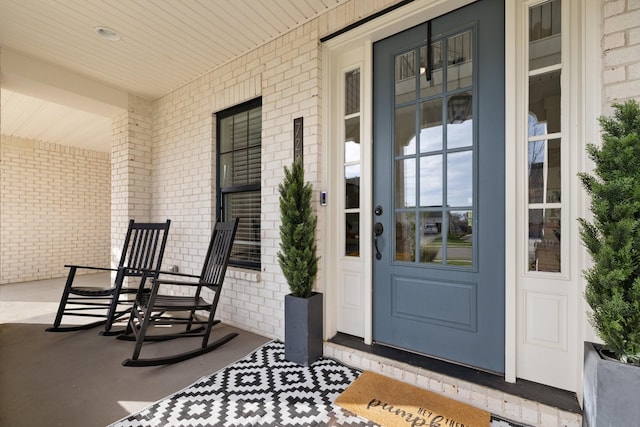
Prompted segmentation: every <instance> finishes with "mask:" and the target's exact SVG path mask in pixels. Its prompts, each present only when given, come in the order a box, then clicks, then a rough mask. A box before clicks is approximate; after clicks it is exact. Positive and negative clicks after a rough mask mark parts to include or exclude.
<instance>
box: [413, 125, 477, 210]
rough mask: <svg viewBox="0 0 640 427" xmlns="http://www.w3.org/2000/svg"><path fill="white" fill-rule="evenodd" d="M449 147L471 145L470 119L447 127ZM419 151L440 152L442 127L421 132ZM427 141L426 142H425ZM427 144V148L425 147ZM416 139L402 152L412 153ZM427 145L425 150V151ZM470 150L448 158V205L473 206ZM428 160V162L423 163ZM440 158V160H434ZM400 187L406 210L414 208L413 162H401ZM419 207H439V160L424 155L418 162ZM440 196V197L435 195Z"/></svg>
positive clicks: (440, 198)
mask: <svg viewBox="0 0 640 427" xmlns="http://www.w3.org/2000/svg"><path fill="white" fill-rule="evenodd" d="M448 126H450V127H451V128H453V129H454V131H451V130H450V129H451V128H449V129H448V135H447V136H448V141H447V145H448V147H450V148H451V147H464V146H470V145H471V142H472V129H473V120H466V121H464V122H462V123H460V124H457V125H453V126H452V125H448ZM420 141H421V148H422V151H423V152H425V151H432V150H440V149H442V126H433V127H430V128H425V129H421V130H420ZM425 141H426V142H425ZM425 144H427V145H425ZM415 145H416V140H415V138H411V140H410V141H409V143H408V145H407V146H406V149H405V152H406V153H412V152H415V151H413V150H415ZM427 146H428V149H427V148H426V147H427ZM472 153H473V151H465V152H462V153H452V154H449V155H448V160H447V161H448V163H447V166H448V171H447V196H448V197H447V198H448V200H447V205H448V206H472V204H473V155H472ZM425 159H429V160H425ZM435 159H439V161H437V160H435ZM403 163H404V166H403V167H404V170H403V172H404V173H403V175H404V176H403V179H404V182H403V184H402V186H403V191H404V198H403V199H401V200H404V203H402V204H403V205H404V206H405V207H410V206H415V202H416V200H415V197H416V167H415V161H413V159H411V161H406V160H405V161H404V162H403ZM420 168H421V172H420V175H421V176H420V205H421V206H440V205H442V196H441V194H442V158H441V157H440V156H427V157H422V158H421V159H420ZM438 194H440V195H438Z"/></svg>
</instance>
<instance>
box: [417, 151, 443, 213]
mask: <svg viewBox="0 0 640 427" xmlns="http://www.w3.org/2000/svg"><path fill="white" fill-rule="evenodd" d="M420 206H421V207H425V206H431V207H433V206H442V155H441V154H437V155H434V156H424V157H421V158H420Z"/></svg>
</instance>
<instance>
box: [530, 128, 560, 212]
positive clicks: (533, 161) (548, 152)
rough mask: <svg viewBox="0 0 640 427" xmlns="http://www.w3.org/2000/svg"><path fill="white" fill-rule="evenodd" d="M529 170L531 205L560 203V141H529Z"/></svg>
mask: <svg viewBox="0 0 640 427" xmlns="http://www.w3.org/2000/svg"><path fill="white" fill-rule="evenodd" d="M528 168H529V170H528V179H529V203H560V202H561V197H560V196H561V187H560V184H561V176H562V174H561V170H560V139H551V140H549V141H547V140H542V141H529V148H528Z"/></svg>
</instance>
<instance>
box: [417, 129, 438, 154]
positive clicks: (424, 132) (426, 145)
mask: <svg viewBox="0 0 640 427" xmlns="http://www.w3.org/2000/svg"><path fill="white" fill-rule="evenodd" d="M436 150H442V126H433V127H430V128H422V129H420V152H421V153H427V152H429V151H436Z"/></svg>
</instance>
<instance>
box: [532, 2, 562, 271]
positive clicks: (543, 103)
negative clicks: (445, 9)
mask: <svg viewBox="0 0 640 427" xmlns="http://www.w3.org/2000/svg"><path fill="white" fill-rule="evenodd" d="M560 12H561V0H550V1H545V2H543V3H538V4H535V5H533V6H531V7H529V9H528V14H529V15H528V17H529V19H528V21H529V49H528V52H529V58H528V59H529V60H528V75H527V79H528V84H529V91H528V117H527V118H526V119H527V122H528V133H527V142H526V144H527V146H526V153H527V180H528V187H527V188H528V209H527V218H528V224H529V230H528V242H527V243H528V271H544V272H561V271H562V263H561V259H562V256H561V255H562V253H561V244H560V243H561V236H562V213H563V212H562V211H563V202H564V200H563V194H562V186H561V184H562V178H563V177H562V170H561V167H560V165H561V159H562V153H563V151H564V142H565V141H564V138H563V129H562V120H561V118H562V111H561V105H562V103H561V99H562V86H561V77H562V55H561V54H562V52H561V45H562V43H561V41H562V38H561V36H562V31H561V13H560Z"/></svg>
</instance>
